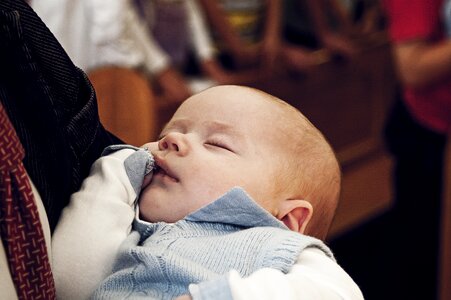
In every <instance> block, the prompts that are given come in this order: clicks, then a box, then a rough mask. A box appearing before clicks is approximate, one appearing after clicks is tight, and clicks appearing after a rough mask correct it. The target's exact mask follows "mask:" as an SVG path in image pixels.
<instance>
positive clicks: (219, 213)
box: [184, 187, 288, 229]
mask: <svg viewBox="0 0 451 300" xmlns="http://www.w3.org/2000/svg"><path fill="white" fill-rule="evenodd" d="M184 220H186V221H191V222H214V223H223V224H231V225H236V226H243V227H246V228H248V227H257V226H270V227H277V228H282V229H288V228H287V227H286V226H285V225H284V224H283V223H282V222H281V221H279V220H278V219H276V218H275V217H274V216H273V215H271V214H270V213H269V212H267V211H266V210H265V209H263V208H262V207H261V206H260V205H259V204H257V203H256V202H255V201H254V200H253V199H252V198H251V197H250V196H249V195H248V194H247V193H246V192H245V191H244V189H243V188H240V187H234V188H232V189H231V190H229V191H228V192H227V193H225V194H224V195H222V196H221V197H219V198H218V199H216V200H215V201H213V202H212V203H210V204H207V205H206V206H204V207H202V208H200V209H199V210H197V211H195V212H193V213H191V214H189V215H187V216H186V217H185V218H184Z"/></svg>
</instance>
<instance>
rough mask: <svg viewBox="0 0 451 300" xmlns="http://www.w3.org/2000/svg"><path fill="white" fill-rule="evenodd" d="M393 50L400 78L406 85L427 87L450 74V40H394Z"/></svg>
mask: <svg viewBox="0 0 451 300" xmlns="http://www.w3.org/2000/svg"><path fill="white" fill-rule="evenodd" d="M393 50H394V54H395V59H396V63H397V66H398V72H399V75H400V79H401V81H402V82H403V83H404V84H405V85H407V86H410V87H413V88H421V87H427V86H429V85H431V84H434V83H435V82H439V81H441V80H442V79H445V78H449V76H451V40H447V41H443V42H441V43H434V44H433V43H430V42H429V41H427V40H425V39H415V40H408V41H402V42H395V43H394V44H393Z"/></svg>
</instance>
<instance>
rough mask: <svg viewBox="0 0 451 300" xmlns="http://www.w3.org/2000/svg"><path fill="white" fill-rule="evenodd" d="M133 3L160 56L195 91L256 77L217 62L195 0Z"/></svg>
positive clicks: (206, 27) (238, 82) (158, 0)
mask: <svg viewBox="0 0 451 300" xmlns="http://www.w3.org/2000/svg"><path fill="white" fill-rule="evenodd" d="M134 3H135V6H136V8H137V10H138V12H139V14H140V16H141V17H142V20H143V22H144V23H145V24H146V27H147V31H148V38H149V39H150V40H152V41H153V42H154V43H155V44H157V45H158V46H159V47H160V49H161V54H160V55H161V56H162V57H163V56H164V57H166V59H167V61H168V64H169V65H170V66H171V67H172V68H174V69H175V70H177V71H178V72H180V73H181V74H182V76H183V77H184V78H185V79H186V82H187V84H188V86H190V88H191V91H192V92H198V91H199V90H201V89H204V88H206V87H209V86H212V85H216V84H243V83H246V82H250V81H251V80H254V79H255V76H256V75H257V74H256V73H252V72H231V71H229V70H227V69H225V68H223V66H222V65H221V64H220V63H219V62H218V61H217V59H216V53H215V50H214V48H213V43H212V40H211V37H210V30H209V27H208V26H207V24H206V23H205V20H204V14H203V10H202V9H201V7H200V6H199V4H198V3H197V1H196V0H153V1H151V0H135V1H134ZM182 100H184V99H182Z"/></svg>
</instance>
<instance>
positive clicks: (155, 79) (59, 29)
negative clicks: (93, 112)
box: [29, 0, 451, 299]
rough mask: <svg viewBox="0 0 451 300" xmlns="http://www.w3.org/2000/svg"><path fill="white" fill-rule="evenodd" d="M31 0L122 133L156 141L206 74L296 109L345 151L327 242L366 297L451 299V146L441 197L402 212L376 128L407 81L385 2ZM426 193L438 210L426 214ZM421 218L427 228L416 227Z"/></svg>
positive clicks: (381, 130)
mask: <svg viewBox="0 0 451 300" xmlns="http://www.w3.org/2000/svg"><path fill="white" fill-rule="evenodd" d="M384 2H390V1H384ZM393 2H396V0H394V1H393ZM412 2H415V1H412ZM420 2H421V1H420ZM424 2H431V3H432V2H434V3H441V4H443V5H446V3H447V1H424ZM29 3H30V5H31V6H32V7H33V9H35V10H36V12H37V13H38V15H40V16H41V18H42V19H43V20H44V22H45V23H46V24H47V25H48V27H49V28H50V29H51V31H52V32H53V33H54V34H55V35H56V37H57V38H58V40H59V41H60V42H61V44H62V45H63V47H64V48H65V50H66V51H67V52H68V54H69V56H70V57H71V58H72V60H73V61H74V63H75V64H76V65H77V66H79V67H81V68H82V69H83V70H84V71H85V72H87V74H88V76H89V78H90V79H91V81H92V83H93V85H94V87H95V89H96V92H97V96H98V102H99V112H100V116H101V120H102V122H103V123H104V124H105V127H106V128H107V129H109V130H110V131H112V132H113V133H115V134H116V135H117V136H118V137H120V138H121V139H123V140H124V141H125V142H128V143H131V144H134V145H137V146H139V145H141V144H144V143H145V142H148V141H151V140H155V139H156V138H157V136H158V132H159V130H160V129H161V128H162V126H164V124H165V122H167V121H168V119H169V118H170V116H171V115H172V114H173V112H174V111H175V110H176V108H177V107H178V105H179V104H180V103H181V101H183V100H184V99H185V98H186V97H189V96H190V95H191V94H193V93H195V92H197V91H199V90H202V89H204V88H206V87H209V86H212V85H216V84H243V85H248V86H252V87H256V88H259V89H261V90H263V91H266V92H268V93H270V94H273V95H275V96H277V97H279V98H281V99H283V100H285V101H287V102H289V103H291V104H292V105H294V106H295V107H297V108H298V109H299V110H301V111H302V112H303V113H304V114H305V115H306V116H307V117H308V118H309V119H310V120H311V121H312V123H313V124H315V125H316V126H317V127H318V128H319V129H320V130H321V131H322V132H323V133H324V135H325V136H326V137H327V138H328V140H329V141H330V143H331V144H332V146H333V148H334V149H335V150H336V153H337V156H338V159H339V161H340V163H341V166H342V170H343V191H342V197H341V203H340V205H339V207H338V211H337V215H336V218H335V221H334V223H333V226H332V228H331V231H330V235H329V237H328V241H327V243H328V244H329V245H330V246H331V248H332V250H333V251H334V253H335V256H336V259H337V261H338V262H339V264H340V265H342V266H343V268H344V269H345V270H346V271H347V272H348V273H349V274H350V275H351V276H352V277H353V278H354V280H355V281H356V282H357V284H358V285H359V286H360V287H361V289H362V291H363V294H364V296H365V298H366V299H438V298H440V297H441V299H450V298H451V294H450V291H451V288H450V282H451V278H450V275H451V259H450V256H451V248H450V247H451V246H450V239H451V232H450V227H451V224H450V218H451V203H450V202H451V200H450V199H451V192H450V184H451V173H450V163H449V160H450V151H449V150H448V152H447V153H448V154H447V156H446V155H445V157H447V159H448V165H447V167H446V168H445V164H446V160H445V161H443V163H442V166H443V167H444V170H445V173H444V175H443V176H441V177H440V176H439V177H438V178H439V179H436V180H441V181H442V182H443V183H444V185H443V187H442V188H443V192H442V194H441V198H440V199H443V201H441V202H440V200H438V198H435V199H423V201H422V204H417V202H415V201H414V200H413V199H412V205H415V206H419V207H418V208H417V209H416V210H412V211H409V210H408V211H406V212H403V211H401V212H400V209H398V206H397V201H398V200H397V199H396V196H395V195H397V193H396V192H395V189H396V186H395V171H394V170H395V165H396V159H395V157H394V156H393V155H392V153H391V152H390V151H388V147H387V139H386V135H385V132H386V130H385V128H386V125H387V123H388V119H389V116H390V114H391V113H392V111H393V106H394V105H395V104H396V103H398V101H400V98H403V97H404V96H403V95H404V94H403V86H404V84H405V83H403V81H402V80H401V78H402V76H398V74H399V73H400V71H399V65H398V63H397V62H398V61H397V59H399V57H398V56H395V55H394V53H398V52H396V51H395V50H394V49H395V48H394V45H395V42H398V41H399V40H392V35H391V34H390V31H389V27H388V26H390V24H391V21H392V20H391V19H390V18H389V16H388V15H387V10H386V6H384V3H382V1H377V0H303V1H302V0H301V1H300V0H274V1H271V0H267V1H264V0H260V1H258V0H246V1H233V0H198V1H195V0H155V1H152V0H109V1H106V0H32V1H29ZM388 6H390V5H388ZM431 7H432V6H431ZM434 7H435V6H434ZM437 7H438V6H437ZM431 9H432V8H431ZM430 15H433V16H437V17H438V16H442V14H441V13H440V14H439V13H437V14H435V15H434V14H430ZM399 16H400V18H401V17H402V14H399ZM411 22H412V24H415V20H414V21H411ZM418 22H420V21H418ZM437 23H439V22H437ZM443 31H444V30H443ZM435 39H436V40H437V39H438V38H436V37H435ZM448 69H449V70H451V66H448ZM450 74H451V71H449V72H448V75H447V76H448V82H451V81H450V80H449V78H450V76H451V75H450ZM448 89H449V91H448V92H449V94H451V86H449V85H448ZM449 94H448V95H449ZM449 97H450V96H448V99H449ZM449 103H450V102H449V100H448V106H449ZM443 109H445V107H444V108H443ZM446 109H448V110H450V108H449V107H448V108H446ZM417 114H418V112H417ZM419 114H421V111H420V113H419ZM448 123H449V122H448ZM448 129H449V128H448ZM441 134H442V135H443V136H446V133H443V132H441ZM431 155H435V154H431ZM416 167H417V166H416V164H415V163H414V164H412V165H411V166H410V168H411V170H415V169H416ZM410 188H411V189H412V191H413V193H415V190H416V189H417V188H418V186H415V185H413V186H411V187H410ZM434 201H435V203H436V206H438V207H439V210H438V211H439V213H437V211H435V212H433V213H432V215H431V216H430V217H424V215H425V214H427V213H428V212H426V211H427V209H423V208H424V207H428V206H431V205H432V206H434V205H433V204H431V203H432V202H434ZM414 203H415V204H414ZM434 213H435V214H434ZM406 214H410V216H406ZM414 214H416V215H414ZM440 216H441V217H440ZM431 219H432V220H433V221H432V222H433V223H434V222H436V223H437V224H436V226H426V225H427V224H425V223H430V222H431V221H430V220H431ZM434 220H435V221H434ZM428 236H437V238H435V239H434V238H433V237H432V238H430V239H429V238H427V237H428ZM424 249H426V250H424ZM425 266H426V267H425Z"/></svg>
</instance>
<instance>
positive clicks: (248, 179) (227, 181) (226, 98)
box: [140, 87, 283, 222]
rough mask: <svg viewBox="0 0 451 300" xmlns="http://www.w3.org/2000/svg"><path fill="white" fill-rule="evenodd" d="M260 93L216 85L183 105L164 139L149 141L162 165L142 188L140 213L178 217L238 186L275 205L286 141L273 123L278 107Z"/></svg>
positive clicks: (268, 205) (168, 219)
mask: <svg viewBox="0 0 451 300" xmlns="http://www.w3.org/2000/svg"><path fill="white" fill-rule="evenodd" d="M261 97H262V96H261V95H258V94H256V92H254V91H253V90H248V89H243V88H238V87H217V88H212V89H209V90H207V91H204V92H203V93H201V94H198V95H195V96H193V97H191V98H190V99H188V100H187V101H185V102H184V103H183V104H182V105H181V106H180V108H179V109H178V110H177V112H176V113H175V114H174V116H173V118H172V119H171V120H170V122H169V123H168V124H167V125H166V127H165V128H164V129H163V131H162V133H161V138H160V140H159V141H158V142H154V143H149V144H146V145H145V146H147V147H149V149H150V151H151V152H152V154H153V155H154V157H155V161H156V163H157V165H158V166H159V168H158V170H157V171H156V172H154V174H153V177H152V180H151V182H150V184H148V185H147V186H145V187H144V188H143V191H142V194H141V198H140V213H141V218H143V219H144V220H147V221H151V222H158V221H164V222H176V221H178V220H180V219H182V218H183V217H185V216H186V215H188V214H189V213H191V212H194V211H196V210H197V209H199V208H201V207H202V206H205V205H207V204H209V203H211V202H212V201H214V200H215V199H217V198H218V197H220V196H221V195H223V194H224V193H225V192H227V191H228V190H229V189H230V188H232V187H235V186H240V187H242V188H244V189H245V190H246V191H247V192H248V193H249V194H250V196H251V197H253V198H254V200H256V201H257V202H259V203H260V205H261V206H263V207H264V208H265V209H267V210H268V211H270V212H272V211H273V210H274V209H275V204H274V203H275V201H277V199H276V195H275V192H274V180H273V179H274V175H275V173H276V170H277V167H278V166H279V164H278V162H279V161H280V160H279V159H280V155H276V153H280V151H278V148H279V147H281V146H283V145H281V143H280V142H279V140H280V139H279V138H278V137H279V133H278V129H276V128H278V126H274V125H275V123H276V122H278V120H277V118H276V117H274V115H275V114H276V113H275V110H276V109H277V108H276V107H275V105H274V104H273V103H271V102H269V101H263V100H262V99H260V98H261ZM279 122H280V121H279ZM278 157H279V158H278Z"/></svg>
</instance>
